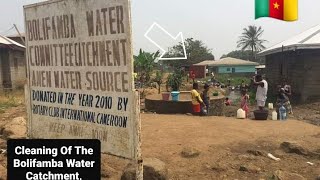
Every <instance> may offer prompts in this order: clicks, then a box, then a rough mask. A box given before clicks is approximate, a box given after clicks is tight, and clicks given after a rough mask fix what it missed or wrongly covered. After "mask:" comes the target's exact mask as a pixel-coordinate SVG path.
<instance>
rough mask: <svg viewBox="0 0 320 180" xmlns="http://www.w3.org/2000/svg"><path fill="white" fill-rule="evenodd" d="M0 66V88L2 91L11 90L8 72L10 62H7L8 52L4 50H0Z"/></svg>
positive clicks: (9, 73)
mask: <svg viewBox="0 0 320 180" xmlns="http://www.w3.org/2000/svg"><path fill="white" fill-rule="evenodd" d="M0 64H1V69H0V70H1V77H2V81H1V82H0V83H2V86H3V88H4V89H11V88H12V82H11V72H10V60H9V52H8V51H5V50H0Z"/></svg>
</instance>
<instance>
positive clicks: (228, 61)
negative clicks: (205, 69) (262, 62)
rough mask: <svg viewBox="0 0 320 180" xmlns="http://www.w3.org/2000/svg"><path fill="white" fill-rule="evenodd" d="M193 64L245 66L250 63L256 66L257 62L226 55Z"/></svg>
mask: <svg viewBox="0 0 320 180" xmlns="http://www.w3.org/2000/svg"><path fill="white" fill-rule="evenodd" d="M194 65H195V66H246V65H249V66H250V65H252V66H257V65H259V63H256V62H252V61H245V60H242V59H236V58H231V57H226V58H223V59H220V60H217V61H212V60H211V61H208V60H207V61H202V62H200V63H198V64H194Z"/></svg>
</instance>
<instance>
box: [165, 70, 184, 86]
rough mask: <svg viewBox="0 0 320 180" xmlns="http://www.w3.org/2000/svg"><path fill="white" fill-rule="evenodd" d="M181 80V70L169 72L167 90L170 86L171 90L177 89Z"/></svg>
mask: <svg viewBox="0 0 320 180" xmlns="http://www.w3.org/2000/svg"><path fill="white" fill-rule="evenodd" d="M182 81H183V72H182V71H181V70H179V69H176V70H175V71H174V72H173V73H172V74H169V76H168V79H167V90H168V87H171V90H172V91H179V89H180V87H181V85H182Z"/></svg>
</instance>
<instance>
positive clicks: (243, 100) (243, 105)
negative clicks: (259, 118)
mask: <svg viewBox="0 0 320 180" xmlns="http://www.w3.org/2000/svg"><path fill="white" fill-rule="evenodd" d="M248 104H249V95H248V90H246V89H245V90H243V91H242V97H241V105H240V106H241V109H242V110H244V111H245V112H246V118H248V114H249V105H248Z"/></svg>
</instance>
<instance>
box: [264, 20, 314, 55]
mask: <svg viewBox="0 0 320 180" xmlns="http://www.w3.org/2000/svg"><path fill="white" fill-rule="evenodd" d="M282 46H283V51H290V50H296V49H320V24H319V25H317V26H314V27H312V28H310V29H308V30H306V31H304V32H302V33H300V34H298V35H296V36H293V37H291V38H289V39H287V40H285V41H282V42H280V43H278V44H276V45H274V46H271V47H269V48H267V49H265V50H263V51H261V52H260V53H259V55H260V56H265V55H269V54H274V53H277V52H282Z"/></svg>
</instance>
